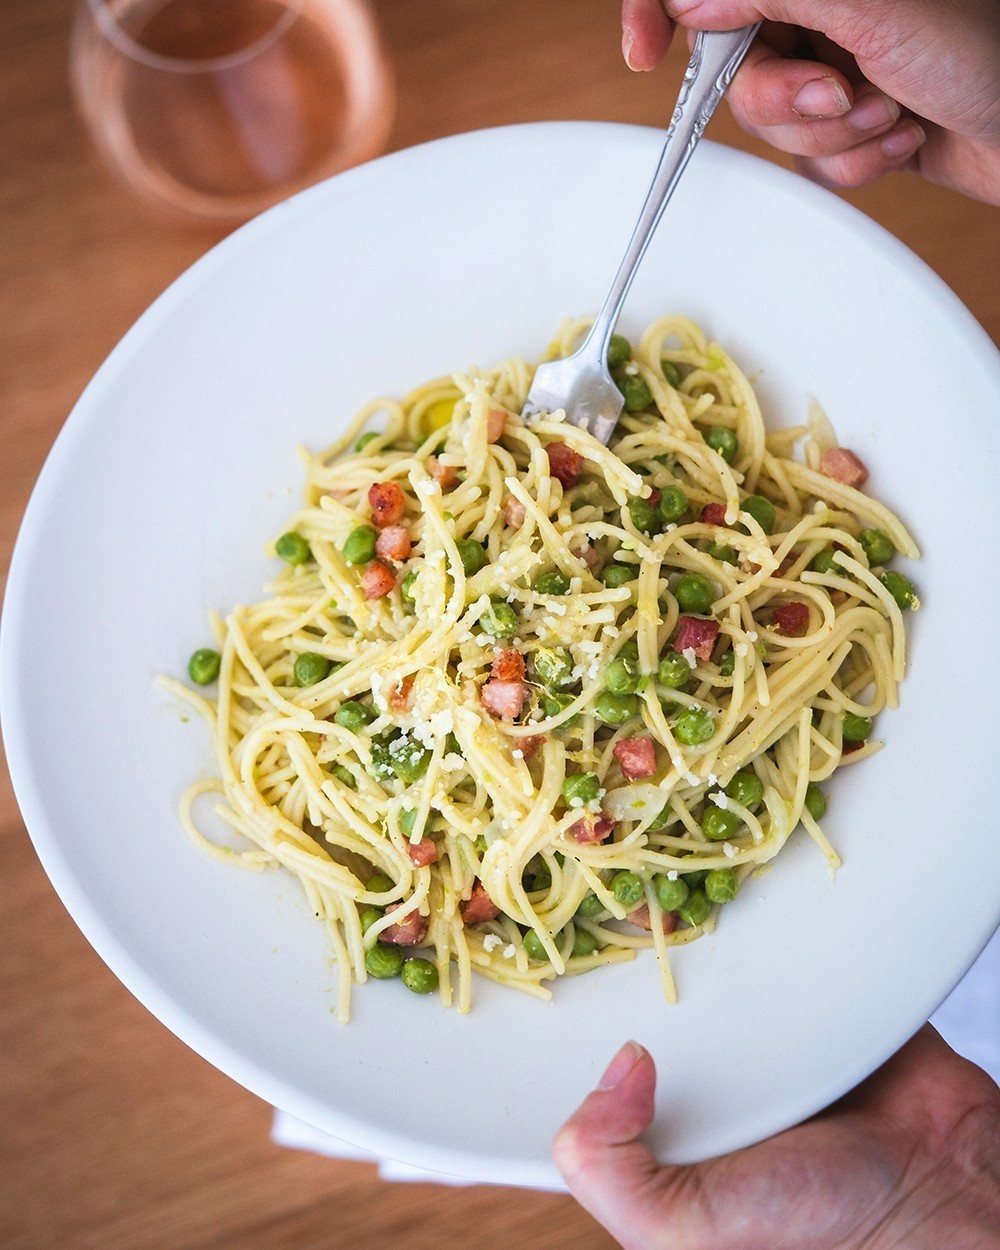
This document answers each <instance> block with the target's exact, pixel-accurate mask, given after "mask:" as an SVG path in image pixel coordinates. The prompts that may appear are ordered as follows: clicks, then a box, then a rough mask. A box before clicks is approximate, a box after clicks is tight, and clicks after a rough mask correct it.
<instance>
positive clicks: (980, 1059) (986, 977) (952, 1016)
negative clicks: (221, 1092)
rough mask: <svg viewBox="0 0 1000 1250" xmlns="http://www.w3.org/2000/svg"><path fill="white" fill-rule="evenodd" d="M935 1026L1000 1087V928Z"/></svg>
mask: <svg viewBox="0 0 1000 1250" xmlns="http://www.w3.org/2000/svg"><path fill="white" fill-rule="evenodd" d="M931 1024H933V1025H934V1027H935V1028H936V1029H937V1031H938V1032H939V1033H940V1034H941V1036H942V1037H943V1038H944V1039H945V1041H946V1042H947V1043H948V1044H949V1045H950V1046H951V1047H952V1049H953V1050H957V1051H958V1053H959V1054H960V1055H964V1056H965V1057H966V1059H971V1060H972V1062H973V1063H977V1064H979V1066H980V1067H981V1068H982V1069H983V1070H984V1071H985V1072H988V1073H989V1074H990V1076H992V1077H993V1079H994V1080H995V1081H996V1082H997V1084H998V1085H1000V930H998V931H997V932H996V933H995V934H994V935H993V938H992V940H991V941H990V943H989V945H988V946H987V947H986V949H985V950H984V951H983V953H982V954H981V955H980V957H979V958H978V959H977V960H976V962H975V964H973V966H972V968H971V969H970V970H969V972H968V973H967V974H966V976H965V977H964V979H963V980H962V981H960V982H959V984H958V985H957V986H956V988H955V990H954V991H953V992H952V994H951V995H950V996H949V997H948V998H946V999H945V1001H944V1002H943V1003H942V1004H941V1006H940V1007H939V1008H938V1010H937V1011H936V1012H935V1013H934V1015H933V1016H931ZM271 1137H272V1139H273V1140H274V1141H275V1142H276V1143H277V1144H278V1145H279V1146H289V1147H291V1148H293V1149H296V1150H312V1151H314V1152H315V1153H317V1154H322V1155H328V1156H329V1157H330V1158H334V1159H357V1160H360V1161H363V1162H367V1163H377V1164H378V1170H379V1175H380V1176H381V1177H382V1179H383V1180H387V1181H420V1182H423V1183H434V1184H439V1185H469V1184H474V1183H475V1182H474V1181H466V1180H462V1179H461V1178H459V1177H456V1176H441V1175H438V1174H436V1173H434V1172H425V1171H423V1170H422V1169H421V1168H416V1167H411V1166H409V1165H408V1164H406V1163H398V1162H396V1161H395V1160H394V1159H379V1158H378V1157H377V1156H375V1155H372V1154H369V1153H368V1152H367V1151H365V1150H359V1149H358V1147H356V1146H352V1145H350V1144H349V1143H347V1142H344V1141H340V1140H339V1139H338V1138H336V1137H331V1136H330V1135H329V1134H328V1133H324V1132H323V1131H322V1130H321V1129H318V1128H313V1127H312V1126H311V1125H309V1124H306V1123H304V1122H303V1121H302V1120H299V1119H296V1117H295V1116H292V1115H289V1114H288V1113H287V1112H285V1111H276V1112H275V1113H274V1123H273V1125H272V1128H271ZM484 1183H489V1182H484Z"/></svg>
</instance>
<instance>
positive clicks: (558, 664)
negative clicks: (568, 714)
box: [531, 647, 573, 690]
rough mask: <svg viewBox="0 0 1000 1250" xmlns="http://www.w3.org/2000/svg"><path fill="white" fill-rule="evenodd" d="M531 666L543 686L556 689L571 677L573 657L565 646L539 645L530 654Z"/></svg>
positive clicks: (566, 682) (568, 681)
mask: <svg viewBox="0 0 1000 1250" xmlns="http://www.w3.org/2000/svg"><path fill="white" fill-rule="evenodd" d="M531 666H532V668H533V669H534V672H535V676H536V677H537V678H538V680H539V681H540V682H541V683H542V685H543V686H548V687H549V689H555V690H558V689H559V688H560V687H562V686H566V685H568V684H569V683H570V682H571V681H572V679H573V657H572V656H571V655H570V653H569V652H568V651H567V650H566V648H565V647H539V648H538V650H537V651H535V652H534V653H533V654H532V657H531Z"/></svg>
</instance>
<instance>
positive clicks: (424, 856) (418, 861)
mask: <svg viewBox="0 0 1000 1250" xmlns="http://www.w3.org/2000/svg"><path fill="white" fill-rule="evenodd" d="M406 853H407V855H409V857H410V863H411V864H412V865H413V866H414V868H426V867H427V865H428V864H436V863H437V861H438V848H437V843H436V842H435V841H434V839H433V838H421V839H420V841H419V842H408V843H407V844H406Z"/></svg>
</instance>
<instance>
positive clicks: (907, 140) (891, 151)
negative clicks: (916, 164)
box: [882, 121, 927, 161]
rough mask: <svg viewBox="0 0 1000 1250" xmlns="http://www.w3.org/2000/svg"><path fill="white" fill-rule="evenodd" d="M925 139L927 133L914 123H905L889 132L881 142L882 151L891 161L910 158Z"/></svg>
mask: <svg viewBox="0 0 1000 1250" xmlns="http://www.w3.org/2000/svg"><path fill="white" fill-rule="evenodd" d="M926 138H927V133H926V131H925V130H924V128H923V127H922V126H918V125H917V123H916V122H911V121H907V122H904V123H903V124H902V125H901V126H897V127H896V128H895V129H894V130H891V131H890V132H889V133H888V134H887V135H886V136H885V138H884V139H883V140H882V151H883V152H884V153H885V154H886V156H888V157H890V158H891V159H893V160H897V161H898V160H902V159H903V158H904V157H906V156H912V155H913V153H914V152H915V151H916V150H917V148H919V147H920V145H921V144H922V143H923V141H924V140H925V139H926Z"/></svg>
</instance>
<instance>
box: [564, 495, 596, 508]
mask: <svg viewBox="0 0 1000 1250" xmlns="http://www.w3.org/2000/svg"><path fill="white" fill-rule="evenodd" d="M596 506H597V505H596V504H595V503H594V501H593V499H591V498H590V496H589V495H574V497H573V498H572V499H571V500H570V505H569V509H570V512H579V511H580V510H581V509H582V508H592V507H596Z"/></svg>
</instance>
